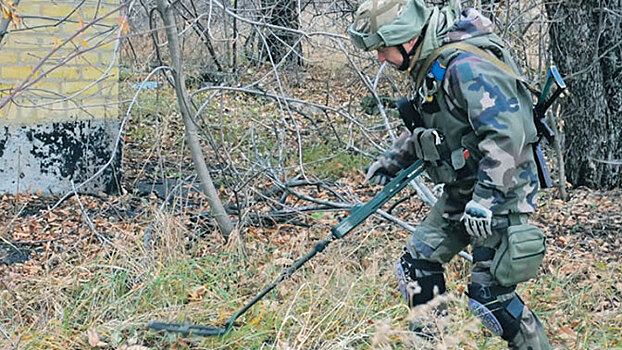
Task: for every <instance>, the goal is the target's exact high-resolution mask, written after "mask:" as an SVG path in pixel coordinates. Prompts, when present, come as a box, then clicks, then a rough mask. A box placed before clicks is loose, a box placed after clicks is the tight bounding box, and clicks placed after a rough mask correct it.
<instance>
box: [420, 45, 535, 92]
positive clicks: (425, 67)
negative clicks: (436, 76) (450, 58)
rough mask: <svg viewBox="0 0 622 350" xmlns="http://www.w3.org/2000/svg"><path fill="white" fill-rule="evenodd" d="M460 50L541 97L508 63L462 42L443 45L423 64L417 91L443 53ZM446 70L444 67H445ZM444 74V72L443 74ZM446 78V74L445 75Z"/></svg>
mask: <svg viewBox="0 0 622 350" xmlns="http://www.w3.org/2000/svg"><path fill="white" fill-rule="evenodd" d="M454 49H455V50H459V51H463V52H469V53H472V54H474V55H477V56H479V57H481V58H484V59H486V60H487V61H489V62H491V63H493V64H494V65H495V66H497V67H498V68H499V69H501V70H502V71H504V72H506V73H507V74H508V75H509V76H511V77H513V78H514V79H516V80H518V81H520V82H522V83H523V84H524V85H525V87H527V89H529V91H531V92H532V93H534V94H535V95H537V96H539V95H540V91H538V89H536V88H535V87H534V86H532V85H531V84H529V82H528V81H527V79H525V78H524V77H523V76H521V75H519V74H517V73H516V72H515V71H514V70H513V69H512V68H511V67H510V66H508V65H507V64H506V63H504V62H503V61H501V60H500V59H498V58H497V57H496V56H495V55H492V54H490V53H488V52H487V51H485V50H483V49H481V48H479V47H477V46H475V45H472V44H469V43H465V42H462V41H459V42H454V43H450V44H447V45H443V46H441V47H439V48H438V49H436V50H434V51H433V52H432V53H431V54H430V55H429V56H428V57H427V58H426V59H425V61H424V62H423V65H422V66H421V69H420V70H419V72H418V73H417V79H416V80H415V83H416V84H415V87H416V89H419V87H420V86H421V84H422V83H423V80H424V79H425V77H426V75H427V73H428V70H430V68H431V67H432V68H434V67H433V66H432V65H435V63H436V62H437V59H438V57H440V56H441V55H442V54H443V53H445V52H447V51H449V50H454ZM443 68H444V67H443ZM443 73H444V72H443ZM443 76H444V74H443Z"/></svg>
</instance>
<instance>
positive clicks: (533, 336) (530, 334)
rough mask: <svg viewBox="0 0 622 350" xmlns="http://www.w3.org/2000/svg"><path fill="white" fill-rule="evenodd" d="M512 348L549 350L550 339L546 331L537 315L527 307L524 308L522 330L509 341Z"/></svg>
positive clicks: (518, 349) (519, 349)
mask: <svg viewBox="0 0 622 350" xmlns="http://www.w3.org/2000/svg"><path fill="white" fill-rule="evenodd" d="M508 346H509V348H510V349H512V350H549V349H550V348H551V346H550V345H549V339H548V338H547V336H546V331H545V330H544V327H543V326H542V323H540V320H539V319H538V317H536V315H535V314H534V313H533V312H532V311H531V310H529V309H528V308H527V307H525V308H523V314H522V317H521V323H520V330H519V331H518V333H517V334H516V336H514V338H513V339H512V340H511V341H509V342H508Z"/></svg>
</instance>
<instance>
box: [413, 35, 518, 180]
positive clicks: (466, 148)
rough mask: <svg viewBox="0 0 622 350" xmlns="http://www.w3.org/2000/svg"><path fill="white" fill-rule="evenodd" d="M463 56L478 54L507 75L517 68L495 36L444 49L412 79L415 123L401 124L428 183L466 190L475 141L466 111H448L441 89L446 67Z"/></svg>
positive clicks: (477, 156) (476, 155)
mask: <svg viewBox="0 0 622 350" xmlns="http://www.w3.org/2000/svg"><path fill="white" fill-rule="evenodd" d="M464 52H469V53H474V54H477V55H478V56H481V57H483V58H485V59H488V60H489V61H491V62H492V63H494V64H496V65H497V66H499V67H500V68H502V69H503V70H504V71H506V72H507V73H508V74H509V75H511V76H513V77H516V76H517V73H516V72H517V71H518V69H517V68H516V67H515V66H514V64H513V61H512V59H511V57H510V56H509V53H508V52H507V51H506V50H505V49H504V48H503V44H502V42H501V40H500V39H498V38H497V37H496V36H495V35H492V34H491V35H485V36H480V37H475V38H470V39H467V40H465V41H461V42H456V43H450V44H447V45H443V46H441V47H440V48H439V49H437V50H435V51H434V52H433V53H432V54H430V55H429V56H428V57H427V58H426V60H425V61H424V62H423V64H421V65H420V69H419V70H418V74H417V75H416V77H415V88H414V90H413V93H412V96H411V100H410V101H409V103H410V104H411V106H412V109H413V111H412V112H414V115H417V116H418V118H413V119H411V120H410V121H409V120H406V118H404V119H405V123H406V124H407V127H409V129H410V130H411V132H412V133H413V134H414V137H416V138H417V140H418V141H419V142H420V147H419V148H418V150H419V151H418V153H419V154H417V156H418V158H419V159H422V160H424V162H425V164H426V171H427V172H428V175H429V176H430V177H431V179H432V180H433V181H434V182H435V183H445V184H447V185H449V186H452V185H458V187H462V188H469V187H471V185H472V184H474V183H475V181H476V179H477V169H478V163H479V161H480V160H481V158H482V154H481V152H480V151H479V149H478V144H479V138H478V137H477V136H476V135H475V133H474V132H473V130H472V128H471V125H470V124H469V120H468V117H467V114H466V112H465V111H461V110H460V109H459V108H457V107H456V106H453V104H452V103H451V102H450V101H449V100H448V99H447V91H445V88H444V87H443V81H444V79H445V76H446V71H447V67H448V65H449V64H450V63H451V61H452V60H453V59H454V58H456V57H457V56H458V55H460V54H461V53H464ZM489 52H493V53H494V55H493V54H490V53H489ZM501 60H503V61H504V62H503V61H501ZM505 62H508V63H507V64H506V63H505ZM510 65H511V66H510ZM401 114H402V115H403V113H401ZM415 119H416V121H415ZM409 124H410V125H409Z"/></svg>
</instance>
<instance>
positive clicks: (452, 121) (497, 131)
mask: <svg viewBox="0 0 622 350" xmlns="http://www.w3.org/2000/svg"><path fill="white" fill-rule="evenodd" d="M426 40H428V39H427V38H426ZM438 40H439V42H440V45H441V46H442V45H445V44H447V43H451V42H456V41H464V42H467V43H471V44H473V45H476V46H478V47H480V48H484V49H486V50H487V51H489V52H490V53H493V54H494V55H495V56H497V57H498V58H499V59H501V60H502V61H504V62H505V63H506V64H508V65H509V66H511V67H512V68H513V69H514V70H515V71H518V69H517V68H516V66H515V64H514V63H513V61H512V58H511V56H510V54H509V53H508V52H507V50H506V49H505V48H504V47H503V43H502V41H501V39H500V38H498V37H497V36H496V35H495V34H493V33H492V24H491V22H490V21H489V20H488V19H486V18H485V17H483V16H482V15H481V14H479V12H477V11H476V10H474V9H466V10H465V11H463V13H462V15H461V16H460V18H458V19H457V21H455V22H454V23H453V25H452V26H451V28H448V30H445V32H444V34H443V35H442V38H438ZM423 59H425V57H421V58H419V61H418V63H417V65H415V69H414V70H413V74H416V72H417V71H418V69H420V68H419V67H420V66H421V62H422V61H423ZM445 67H446V68H445ZM429 71H430V74H428V77H427V78H426V79H425V81H424V83H423V84H422V85H423V86H422V87H421V88H420V89H418V91H415V92H414V94H413V95H414V96H415V107H416V108H417V109H418V110H419V112H420V113H421V117H422V122H423V126H422V127H421V128H418V129H415V130H414V131H413V134H412V135H411V133H409V132H406V133H405V134H403V135H402V136H401V137H400V138H398V139H397V140H396V142H395V143H394V145H393V147H392V148H391V149H390V150H389V151H388V152H387V153H386V154H385V156H384V158H385V159H386V161H387V162H389V163H391V164H392V165H393V166H399V167H404V166H407V165H408V164H409V163H411V162H412V161H413V160H414V159H416V158H420V159H421V158H423V160H424V161H425V164H426V170H427V172H428V174H429V175H430V177H431V178H432V180H433V181H434V182H436V183H444V184H445V191H444V195H445V196H446V197H447V202H446V207H445V213H446V214H448V215H449V217H451V218H458V217H459V216H460V215H461V213H462V211H463V210H464V205H465V204H466V203H467V202H468V201H470V200H471V199H473V200H476V201H477V202H479V203H480V204H482V205H484V206H486V207H488V208H490V209H491V210H492V212H493V213H494V214H507V213H509V212H519V213H530V212H533V211H534V210H535V207H536V201H537V191H538V175H537V169H536V165H535V162H534V158H533V151H532V144H533V143H534V142H536V141H537V136H536V129H535V126H534V124H533V120H532V101H531V97H530V93H529V91H528V90H527V89H526V88H525V87H524V86H523V85H522V83H520V82H518V81H517V80H516V79H515V78H514V77H512V76H510V75H509V74H508V73H506V72H504V71H503V70H502V69H500V68H499V67H498V66H496V65H495V64H493V63H492V62H489V61H487V60H486V59H484V58H482V57H479V56H477V55H476V54H473V53H470V52H461V51H459V50H450V51H448V52H446V53H443V54H442V55H441V56H440V57H439V58H438V59H437V60H436V62H435V63H434V65H433V66H432V67H431V68H430V69H429ZM430 129H433V130H436V131H437V132H438V134H440V136H441V137H440V142H439V140H438V139H435V141H433V142H432V143H428V144H427V145H423V147H421V146H420V147H419V149H420V151H419V152H418V153H419V154H417V147H416V146H415V143H416V142H420V143H421V142H422V140H424V139H426V138H425V135H429V134H430V133H429V132H428V133H426V130H430ZM428 139H430V138H429V137H428ZM431 145H433V146H431ZM431 148H432V149H431ZM421 149H424V151H421ZM430 149H431V150H430ZM426 150H427V151H426Z"/></svg>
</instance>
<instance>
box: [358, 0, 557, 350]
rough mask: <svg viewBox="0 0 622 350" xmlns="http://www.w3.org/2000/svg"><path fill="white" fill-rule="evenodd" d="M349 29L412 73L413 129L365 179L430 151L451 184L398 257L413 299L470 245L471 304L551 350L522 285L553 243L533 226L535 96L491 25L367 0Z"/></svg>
mask: <svg viewBox="0 0 622 350" xmlns="http://www.w3.org/2000/svg"><path fill="white" fill-rule="evenodd" d="M348 32H349V35H350V38H351V40H352V42H353V44H354V45H355V46H356V47H357V48H359V49H362V50H365V51H371V50H376V51H377V54H378V60H380V62H384V61H386V62H389V63H390V64H392V65H393V66H395V67H396V68H397V69H398V70H401V71H405V72H406V73H407V75H409V76H411V78H412V79H413V81H414V89H413V93H412V96H411V99H410V100H409V101H408V103H407V104H406V106H407V107H408V108H400V113H401V114H402V117H403V119H404V120H405V121H406V122H407V124H409V125H407V126H408V127H409V129H410V130H409V131H405V132H403V133H402V134H401V135H400V137H398V139H397V140H396V141H395V142H394V144H393V145H392V147H391V148H390V149H389V151H387V152H386V153H385V154H384V155H383V156H382V157H380V158H379V159H378V160H377V161H375V162H373V163H372V164H371V165H370V166H369V168H368V172H367V175H366V178H367V179H368V180H369V181H370V182H372V183H375V184H382V185H383V184H385V183H386V182H388V181H389V180H390V178H391V177H393V176H394V175H395V174H396V173H397V172H398V171H399V170H401V169H403V168H406V167H408V166H409V165H410V164H412V163H413V162H414V161H415V160H416V159H421V160H422V161H423V162H424V165H425V168H426V171H427V173H428V175H429V177H430V178H431V180H433V181H434V182H435V183H442V184H444V191H443V195H442V196H441V198H439V200H438V201H437V203H436V204H435V205H434V206H433V208H432V209H431V211H430V213H429V214H428V215H427V216H426V218H425V219H424V220H423V221H422V222H421V224H420V225H419V226H418V227H417V229H416V231H415V232H414V233H413V234H412V235H411V237H410V238H409V239H408V241H407V243H406V247H405V248H404V254H403V255H402V256H401V257H400V258H399V260H398V261H397V262H396V266H395V270H396V276H397V279H398V285H399V288H400V291H401V293H402V295H403V297H404V299H405V300H406V302H407V303H408V304H409V306H410V307H414V306H417V305H421V304H424V303H427V302H428V301H430V300H431V299H433V298H434V297H435V295H436V294H442V293H444V292H445V279H444V275H443V272H444V269H443V264H445V263H447V262H448V261H449V260H451V258H452V257H453V256H454V255H456V254H457V253H458V252H460V251H461V250H462V249H463V248H465V247H466V246H467V245H468V244H471V245H472V250H473V266H472V271H471V281H470V283H469V285H468V292H467V295H468V297H469V302H468V304H469V308H470V309H471V310H472V311H473V312H474V314H475V315H476V316H478V317H479V318H480V319H481V321H482V323H483V324H484V325H485V326H486V327H487V328H489V329H490V330H491V331H492V332H493V333H495V334H496V335H499V336H501V337H502V338H503V339H505V340H506V341H507V342H508V344H509V347H510V348H511V349H525V350H526V349H531V350H538V349H549V342H548V339H547V336H546V332H545V330H544V328H543V327H542V324H541V323H540V321H539V320H538V318H537V317H536V315H535V314H534V313H533V312H532V311H531V310H530V309H529V308H527V306H525V304H524V302H523V301H522V300H521V298H520V297H519V296H518V295H517V293H516V291H515V290H516V285H517V284H518V283H520V282H524V281H526V280H528V279H530V278H533V277H535V276H536V274H537V269H538V267H539V266H540V263H541V261H542V258H543V256H544V251H545V242H544V235H543V233H542V232H541V231H540V230H539V229H538V228H537V227H535V226H532V225H529V224H528V222H527V219H528V217H529V216H530V214H532V213H533V212H534V211H535V209H536V202H537V192H538V174H537V171H538V170H537V168H536V163H535V162H534V153H533V147H534V145H535V144H536V143H537V141H538V136H537V133H536V128H535V125H534V122H533V118H532V101H531V98H530V93H529V91H528V90H527V88H526V86H525V84H523V82H522V79H521V78H520V76H519V70H518V68H517V67H516V65H515V63H514V62H513V59H512V57H511V56H510V54H509V53H508V51H507V50H506V48H505V47H504V44H503V41H502V40H501V39H500V38H499V37H498V36H496V35H495V34H494V33H493V32H492V24H491V22H490V21H489V20H488V19H486V18H485V17H483V16H482V15H481V14H480V13H479V12H477V11H476V10H475V9H471V8H469V9H466V10H464V11H462V12H461V13H459V10H458V6H457V5H450V6H447V7H443V8H437V7H433V8H430V7H427V6H426V5H425V3H424V1H423V0H365V1H364V2H363V3H362V4H361V5H360V7H359V8H358V10H357V12H356V15H355V20H354V22H353V23H352V24H351V25H350V26H349V27H348ZM403 106H404V105H402V107H403ZM408 110H411V111H412V112H411V113H409V112H404V111H408ZM413 286H418V287H417V288H413ZM413 290H416V291H417V292H416V293H415V292H413Z"/></svg>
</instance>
